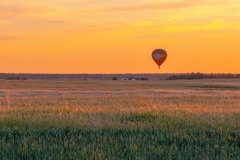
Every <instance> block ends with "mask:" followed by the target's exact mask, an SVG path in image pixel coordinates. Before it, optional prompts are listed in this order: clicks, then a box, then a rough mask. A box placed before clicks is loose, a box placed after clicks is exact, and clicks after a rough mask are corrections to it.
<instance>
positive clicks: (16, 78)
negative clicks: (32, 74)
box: [6, 77, 28, 80]
mask: <svg viewBox="0 0 240 160" xmlns="http://www.w3.org/2000/svg"><path fill="white" fill-rule="evenodd" d="M6 80H28V79H27V78H20V77H8V78H6Z"/></svg>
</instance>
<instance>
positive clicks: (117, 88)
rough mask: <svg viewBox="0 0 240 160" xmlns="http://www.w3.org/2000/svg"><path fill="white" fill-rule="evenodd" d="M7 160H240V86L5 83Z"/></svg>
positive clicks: (2, 139)
mask: <svg viewBox="0 0 240 160" xmlns="http://www.w3.org/2000/svg"><path fill="white" fill-rule="evenodd" d="M0 159H111V160H112V159H240V81H239V79H235V80H224V79H223V80H191V81H190V80H185V81H183V80H181V81H90V80H89V81H84V80H81V81H80V80H79V81H78V80H71V81H70V80H58V81H55V80H48V81H31V80H29V81H6V80H0Z"/></svg>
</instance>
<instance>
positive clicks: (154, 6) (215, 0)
mask: <svg viewBox="0 0 240 160" xmlns="http://www.w3.org/2000/svg"><path fill="white" fill-rule="evenodd" d="M225 2H226V1H225V0H201V1H200V0H183V1H174V2H168V3H163V2H160V3H159V2H157V1H156V2H144V3H139V4H127V5H112V6H108V7H102V8H101V7H98V8H95V9H89V11H96V12H99V11H103V12H104V11H105V12H121V11H122V12H123V11H141V10H174V9H183V8H189V7H195V6H210V5H218V4H223V3H225Z"/></svg>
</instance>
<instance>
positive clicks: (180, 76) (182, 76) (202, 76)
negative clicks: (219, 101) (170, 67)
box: [167, 72, 240, 80]
mask: <svg viewBox="0 0 240 160" xmlns="http://www.w3.org/2000/svg"><path fill="white" fill-rule="evenodd" d="M233 78H240V74H204V73H199V72H198V73H186V74H174V75H171V76H169V77H168V78H167V80H180V79H189V80H192V79H233Z"/></svg>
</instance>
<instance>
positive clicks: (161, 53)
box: [152, 49, 167, 67]
mask: <svg viewBox="0 0 240 160" xmlns="http://www.w3.org/2000/svg"><path fill="white" fill-rule="evenodd" d="M152 58H153V60H154V61H155V62H156V63H157V65H158V66H159V67H160V66H161V65H162V64H163V62H164V61H165V60H166V59H167V52H166V51H165V50H163V49H155V50H154V51H153V52H152Z"/></svg>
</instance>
